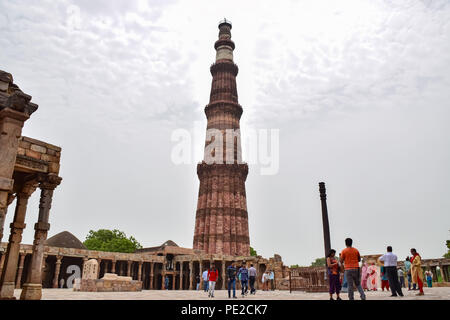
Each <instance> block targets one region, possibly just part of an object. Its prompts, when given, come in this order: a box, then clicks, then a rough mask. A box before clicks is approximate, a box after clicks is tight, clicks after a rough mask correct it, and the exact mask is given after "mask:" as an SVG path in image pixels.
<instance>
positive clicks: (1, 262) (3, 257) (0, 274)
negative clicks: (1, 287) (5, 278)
mask: <svg viewBox="0 0 450 320" xmlns="http://www.w3.org/2000/svg"><path fill="white" fill-rule="evenodd" d="M5 253H6V251H4V252H3V253H2V257H1V258H0V278H1V276H2V271H3V264H4V263H5Z"/></svg>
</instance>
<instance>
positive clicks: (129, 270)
mask: <svg viewBox="0 0 450 320" xmlns="http://www.w3.org/2000/svg"><path fill="white" fill-rule="evenodd" d="M132 263H133V261H130V260H128V265H127V277H130V276H131V264H132Z"/></svg>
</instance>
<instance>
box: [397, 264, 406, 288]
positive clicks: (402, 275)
mask: <svg viewBox="0 0 450 320" xmlns="http://www.w3.org/2000/svg"><path fill="white" fill-rule="evenodd" d="M397 274H398V280H399V281H400V287H402V288H406V286H405V273H404V271H403V269H402V268H398V271H397Z"/></svg>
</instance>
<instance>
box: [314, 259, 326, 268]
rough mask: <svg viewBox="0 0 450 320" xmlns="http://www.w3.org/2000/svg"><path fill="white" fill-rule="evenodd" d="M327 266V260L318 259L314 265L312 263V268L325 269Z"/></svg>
mask: <svg viewBox="0 0 450 320" xmlns="http://www.w3.org/2000/svg"><path fill="white" fill-rule="evenodd" d="M324 266H325V258H317V259H316V260H315V261H314V262H313V263H311V267H324Z"/></svg>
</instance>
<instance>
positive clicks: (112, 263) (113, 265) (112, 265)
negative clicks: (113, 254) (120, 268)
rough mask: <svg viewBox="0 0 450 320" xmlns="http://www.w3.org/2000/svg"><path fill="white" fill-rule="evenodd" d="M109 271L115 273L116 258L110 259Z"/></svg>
mask: <svg viewBox="0 0 450 320" xmlns="http://www.w3.org/2000/svg"><path fill="white" fill-rule="evenodd" d="M111 273H116V260H112V261H111Z"/></svg>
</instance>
